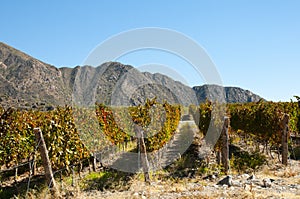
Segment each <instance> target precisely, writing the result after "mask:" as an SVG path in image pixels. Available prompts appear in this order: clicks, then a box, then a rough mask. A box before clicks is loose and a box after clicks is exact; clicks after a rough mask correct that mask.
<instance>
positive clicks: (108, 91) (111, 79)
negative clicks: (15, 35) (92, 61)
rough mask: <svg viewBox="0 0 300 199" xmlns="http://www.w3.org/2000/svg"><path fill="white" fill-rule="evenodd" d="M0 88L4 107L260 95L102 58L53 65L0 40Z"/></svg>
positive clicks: (247, 99)
mask: <svg viewBox="0 0 300 199" xmlns="http://www.w3.org/2000/svg"><path fill="white" fill-rule="evenodd" d="M0 89H1V90H0V105H2V106H3V107H10V106H12V107H16V108H24V109H30V108H40V109H43V110H51V109H53V108H54V107H55V106H58V105H65V104H71V103H74V102H78V103H80V104H84V105H91V104H93V103H95V102H101V103H106V104H111V105H121V104H126V105H138V104H141V103H143V102H144V101H145V99H146V98H153V97H157V98H158V100H159V101H164V100H168V101H169V102H170V103H180V104H184V105H189V104H197V103H199V102H203V101H205V100H206V99H209V100H214V99H217V98H218V97H220V96H222V97H223V98H224V99H225V101H226V102H229V103H233V102H252V101H258V100H260V99H262V98H261V97H260V96H258V95H255V94H254V93H252V92H251V91H249V90H244V89H241V88H239V87H221V86H216V85H202V86H195V87H193V88H191V87H189V86H186V85H184V84H183V83H181V82H179V81H175V80H173V79H172V78H170V77H168V76H166V75H162V74H160V73H154V74H151V73H149V72H140V71H138V70H137V69H135V68H134V67H133V66H130V65H124V64H121V63H119V62H106V63H103V64H101V65H100V66H98V67H92V66H76V67H74V68H69V67H61V68H57V67H55V66H53V65H50V64H47V63H44V62H42V61H40V60H38V59H35V58H34V57H32V56H30V55H28V54H26V53H24V52H22V51H19V50H17V49H15V48H13V47H11V46H9V45H7V44H4V43H2V42H0Z"/></svg>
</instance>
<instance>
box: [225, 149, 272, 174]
mask: <svg viewBox="0 0 300 199" xmlns="http://www.w3.org/2000/svg"><path fill="white" fill-rule="evenodd" d="M266 162H267V159H266V156H264V155H262V154H261V153H259V152H258V151H256V152H253V153H248V152H246V151H241V152H240V153H239V154H238V155H236V156H234V155H233V156H232V158H231V160H230V165H231V168H232V169H236V170H238V171H239V172H247V171H248V169H249V168H250V169H252V171H256V170H257V169H258V168H260V167H261V166H262V165H264V164H265V163H266Z"/></svg>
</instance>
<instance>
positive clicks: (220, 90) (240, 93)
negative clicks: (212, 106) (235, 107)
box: [193, 85, 262, 103]
mask: <svg viewBox="0 0 300 199" xmlns="http://www.w3.org/2000/svg"><path fill="white" fill-rule="evenodd" d="M193 90H194V91H195V93H196V95H197V99H198V101H199V102H200V103H201V102H204V101H205V100H206V99H208V100H211V101H215V100H216V99H218V101H222V99H220V97H223V99H225V101H226V102H227V103H236V102H239V103H246V102H258V101H259V100H261V99H262V98H261V97H260V96H258V95H256V94H254V93H252V92H251V91H249V90H244V89H241V88H238V87H221V86H218V85H203V86H195V87H193Z"/></svg>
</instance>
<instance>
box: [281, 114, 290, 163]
mask: <svg viewBox="0 0 300 199" xmlns="http://www.w3.org/2000/svg"><path fill="white" fill-rule="evenodd" d="M289 119H290V117H289V115H288V114H285V115H284V117H283V121H282V122H283V132H282V141H281V146H282V164H284V165H287V164H288V132H289Z"/></svg>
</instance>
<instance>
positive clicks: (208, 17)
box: [0, 0, 300, 101]
mask: <svg viewBox="0 0 300 199" xmlns="http://www.w3.org/2000/svg"><path fill="white" fill-rule="evenodd" d="M0 10H1V11H0V17H1V20H0V27H1V31H0V41H2V42H4V43H7V44H8V45H11V46H13V47H15V48H17V49H20V50H22V51H24V52H26V53H27V54H29V55H31V56H33V57H35V58H38V59H40V60H42V61H44V62H47V63H50V64H52V65H55V66H57V67H61V66H68V67H74V66H76V65H81V64H82V63H83V61H84V60H85V58H86V57H87V55H88V54H89V52H90V51H91V50H93V49H94V48H95V47H96V46H97V45H98V44H99V43H101V42H103V41H104V40H105V39H107V38H109V37H110V36H112V35H115V34H118V33H120V32H122V31H126V30H130V29H133V28H142V27H161V28H169V29H173V30H176V31H179V32H181V33H183V34H185V35H187V36H189V37H191V38H193V39H194V40H195V41H196V42H198V43H199V44H200V45H201V46H202V47H203V48H204V49H205V50H206V51H207V53H208V54H209V56H210V57H211V59H212V60H213V61H214V63H215V64H216V67H217V69H218V71H219V73H220V75H221V78H222V80H223V84H224V85H227V86H239V87H242V88H245V89H249V90H251V91H253V92H254V93H257V94H259V95H261V96H262V97H264V98H266V99H267V100H273V101H279V100H281V101H289V100H290V99H291V98H292V97H293V95H300V82H299V81H300V78H299V75H300V12H299V10H300V1H296V0H295V1H289V0H287V1H277V0H265V1H260V0H257V1H255V0H252V1H246V0H244V1H243V0H236V1H230V0H229V1H217V0H211V1H209V0H207V1H201V0H195V1H179V0H178V1H176V0H151V1H150V0H149V1H137V0H127V1H122V0H111V1H104V0H103V1H100V0H97V1H96V0H95V1H83V0H82V1H75V0H73V1H71V0H68V1H55V0H52V1H21V0H20V1H15V0H11V1H9V0H6V1H1V4H0ZM157 53H158V52H154V53H153V52H152V53H151V52H150V54H147V52H145V53H144V54H143V53H142V54H137V55H129V56H128V57H125V58H123V59H120V60H119V61H123V62H126V63H127V64H132V65H134V66H138V65H142V64H145V63H150V62H152V63H163V64H166V65H171V64H174V65H176V66H174V67H176V68H177V69H179V70H182V73H184V71H185V68H186V67H188V66H185V65H184V64H185V63H183V61H182V60H177V59H176V58H174V59H172V58H171V57H170V56H169V55H164V54H157ZM164 59H165V60H164ZM181 64H182V65H181ZM179 72H180V71H179ZM188 83H189V84H190V85H192V86H193V85H198V84H203V83H204V82H203V80H201V79H196V78H190V79H188Z"/></svg>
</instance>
